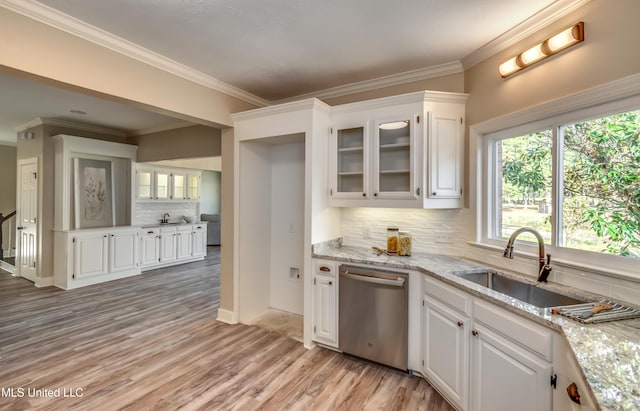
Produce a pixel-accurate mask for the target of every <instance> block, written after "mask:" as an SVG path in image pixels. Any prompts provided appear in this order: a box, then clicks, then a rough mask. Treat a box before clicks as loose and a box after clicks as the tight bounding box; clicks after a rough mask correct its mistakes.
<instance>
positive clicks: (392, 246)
mask: <svg viewBox="0 0 640 411" xmlns="http://www.w3.org/2000/svg"><path fill="white" fill-rule="evenodd" d="M387 252H388V253H390V254H397V253H398V227H389V228H387Z"/></svg>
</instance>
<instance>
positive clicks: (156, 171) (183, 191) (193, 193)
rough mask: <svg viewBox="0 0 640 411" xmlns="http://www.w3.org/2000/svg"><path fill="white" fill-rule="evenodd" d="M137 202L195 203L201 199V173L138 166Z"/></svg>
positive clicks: (136, 179) (136, 181)
mask: <svg viewBox="0 0 640 411" xmlns="http://www.w3.org/2000/svg"><path fill="white" fill-rule="evenodd" d="M135 183H136V200H154V201H156V200H157V201H194V200H199V199H200V172H199V171H196V170H188V169H178V168H171V169H169V168H164V167H163V168H156V167H153V166H150V165H145V166H136V178H135Z"/></svg>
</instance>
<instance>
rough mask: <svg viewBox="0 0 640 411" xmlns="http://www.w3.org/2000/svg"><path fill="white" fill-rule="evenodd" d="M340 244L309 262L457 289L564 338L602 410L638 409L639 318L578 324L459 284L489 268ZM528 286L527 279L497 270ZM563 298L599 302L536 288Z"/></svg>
mask: <svg viewBox="0 0 640 411" xmlns="http://www.w3.org/2000/svg"><path fill="white" fill-rule="evenodd" d="M341 243H342V241H341V239H336V240H331V241H327V242H324V243H320V244H316V245H314V246H313V257H318V258H326V259H331V260H338V261H345V262H352V263H360V264H376V265H384V266H385V267H395V268H402V269H410V270H416V271H420V272H423V273H425V274H428V275H432V276H434V277H436V278H438V279H440V280H442V281H443V282H446V283H448V284H451V285H453V286H455V287H457V288H460V289H462V290H464V291H466V292H468V293H470V294H472V295H474V296H477V297H480V298H482V299H484V300H487V301H490V302H492V303H494V304H496V305H499V306H501V307H503V308H506V309H508V310H510V311H513V312H516V313H518V314H520V315H522V316H524V317H526V318H529V319H531V320H533V321H536V322H538V323H541V324H543V325H545V326H547V327H550V328H552V329H554V330H556V331H558V332H560V333H561V334H563V335H564V336H565V337H566V339H567V341H568V342H569V346H570V347H571V349H572V350H573V353H574V355H575V357H576V359H577V360H578V363H579V364H580V366H581V368H582V372H583V376H584V377H585V380H586V381H587V382H588V384H589V385H590V387H591V389H592V391H593V393H594V395H595V398H596V400H597V401H598V403H599V405H600V407H601V409H603V410H640V318H637V319H631V320H622V321H613V322H606V323H599V324H581V323H578V322H575V321H572V320H569V319H567V318H564V317H562V316H559V315H552V314H551V312H550V310H549V309H544V308H539V307H535V306H533V305H531V304H527V303H524V302H522V301H519V300H517V299H515V298H512V297H509V296H507V295H505V294H502V293H498V292H496V291H493V290H491V289H488V288H486V287H483V286H480V285H477V284H474V283H472V282H470V281H466V280H463V279H462V278H460V277H458V276H457V275H455V274H454V273H455V272H460V271H476V270H483V269H487V268H489V269H492V270H495V269H494V268H492V267H491V266H489V265H487V264H482V263H479V262H475V261H471V260H467V259H464V258H458V257H449V256H444V255H438V254H426V253H414V254H413V255H412V256H411V257H398V256H389V255H385V254H381V255H376V252H375V251H373V250H371V249H368V248H362V247H352V246H343V245H342V244H341ZM495 271H499V272H500V273H501V274H505V275H507V276H513V277H517V278H518V279H520V280H522V281H526V282H532V283H535V281H534V280H533V281H532V280H531V279H527V278H525V277H523V276H519V275H517V274H514V273H508V272H506V271H504V270H502V269H499V270H495ZM538 285H539V286H541V287H543V288H546V289H549V290H552V291H557V292H560V293H562V294H565V295H569V296H575V297H579V298H582V299H584V300H587V301H598V300H601V299H602V298H603V297H602V296H599V295H596V294H592V293H589V292H586V291H583V290H578V289H575V288H572V287H567V286H563V285H559V284H552V283H549V284H542V285H540V284H538Z"/></svg>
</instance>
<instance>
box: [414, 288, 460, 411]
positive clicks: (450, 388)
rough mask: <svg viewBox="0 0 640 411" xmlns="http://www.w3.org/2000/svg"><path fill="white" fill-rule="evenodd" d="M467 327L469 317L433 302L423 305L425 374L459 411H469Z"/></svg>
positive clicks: (428, 301)
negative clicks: (464, 410) (467, 410)
mask: <svg viewBox="0 0 640 411" xmlns="http://www.w3.org/2000/svg"><path fill="white" fill-rule="evenodd" d="M470 325H471V321H470V319H469V318H468V317H466V316H465V315H463V314H461V313H459V312H456V311H454V310H451V309H450V308H447V306H446V305H444V304H442V303H438V302H437V301H436V300H433V301H430V300H427V301H426V302H425V307H424V314H423V332H424V337H423V341H426V342H427V343H426V344H424V347H423V350H424V353H423V358H424V372H425V374H426V375H427V376H428V378H429V379H430V380H431V381H432V382H434V384H435V385H437V387H438V389H439V391H440V392H441V393H442V394H443V395H444V396H445V397H446V398H447V399H448V400H449V401H450V402H451V403H452V404H454V405H455V406H457V407H459V408H460V409H468V395H469V341H470V339H469V328H470Z"/></svg>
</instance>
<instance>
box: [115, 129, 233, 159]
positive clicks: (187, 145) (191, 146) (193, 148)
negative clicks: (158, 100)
mask: <svg viewBox="0 0 640 411" xmlns="http://www.w3.org/2000/svg"><path fill="white" fill-rule="evenodd" d="M128 143H129V144H135V145H137V146H138V155H137V156H138V158H137V161H138V162H147V161H159V160H172V159H179V158H197V157H218V156H220V154H221V153H222V149H221V146H220V145H221V132H220V130H219V129H217V128H212V127H207V126H190V127H182V128H177V129H174V130H168V131H161V132H158V133H150V134H144V135H141V136H136V137H129V138H128Z"/></svg>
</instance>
